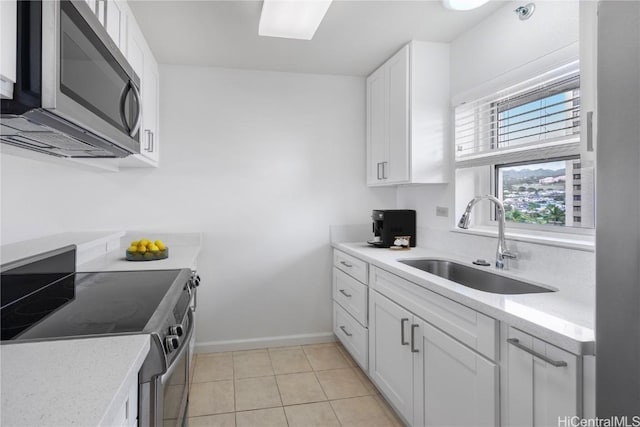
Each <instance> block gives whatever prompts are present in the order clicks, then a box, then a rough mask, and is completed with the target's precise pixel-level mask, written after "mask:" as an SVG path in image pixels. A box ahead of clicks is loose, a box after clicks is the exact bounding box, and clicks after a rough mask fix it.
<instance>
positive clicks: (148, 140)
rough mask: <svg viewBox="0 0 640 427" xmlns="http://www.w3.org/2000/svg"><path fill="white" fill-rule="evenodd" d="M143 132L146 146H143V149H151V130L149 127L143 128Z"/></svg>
mask: <svg viewBox="0 0 640 427" xmlns="http://www.w3.org/2000/svg"><path fill="white" fill-rule="evenodd" d="M144 133H145V135H147V146H146V147H145V150H147V151H150V150H151V131H150V130H149V129H145V130H144Z"/></svg>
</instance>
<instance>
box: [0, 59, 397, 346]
mask: <svg viewBox="0 0 640 427" xmlns="http://www.w3.org/2000/svg"><path fill="white" fill-rule="evenodd" d="M160 119H161V124H160V127H161V132H162V158H161V166H160V168H159V169H155V170H129V171H124V172H120V173H106V172H88V171H81V170H77V169H73V168H63V167H60V166H57V165H52V164H47V163H41V162H36V161H33V160H26V159H22V158H17V157H11V156H3V158H2V239H3V243H7V242H10V241H15V240H21V239H25V238H31V237H37V236H41V235H44V234H50V233H57V232H61V231H67V230H91V229H145V228H147V229H148V228H152V229H156V230H163V231H180V230H194V231H203V232H204V233H205V243H204V248H203V252H202V256H201V259H200V260H201V262H200V266H199V272H200V274H201V276H202V277H203V279H204V281H203V283H204V284H203V286H201V287H200V294H199V301H198V303H199V310H198V322H199V328H198V332H197V339H198V341H199V342H200V343H206V342H214V341H224V340H243V339H252V338H262V337H271V336H282V335H296V334H303V335H304V334H317V333H329V332H330V331H331V308H330V307H331V306H330V289H331V286H330V283H331V278H330V273H331V257H330V255H331V250H330V247H329V225H330V224H362V223H366V222H367V221H368V215H369V212H370V211H371V209H374V208H392V207H394V205H395V200H396V199H395V197H396V190H395V189H368V188H367V187H366V185H365V83H364V79H363V78H359V77H336V76H319V75H308V74H307V75H304V74H291V73H276V72H255V71H242V70H225V69H215V68H197V67H180V66H162V67H161V111H160ZM168 243H169V244H170V242H168Z"/></svg>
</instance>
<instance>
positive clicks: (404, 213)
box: [367, 209, 416, 248]
mask: <svg viewBox="0 0 640 427" xmlns="http://www.w3.org/2000/svg"><path fill="white" fill-rule="evenodd" d="M371 219H372V220H373V239H372V240H368V241H367V243H369V244H370V245H373V246H376V247H379V248H390V247H391V246H394V242H395V240H396V238H398V237H402V236H410V237H411V239H410V242H409V244H410V246H411V247H415V246H416V211H414V210H409V209H385V210H374V211H373V212H372V213H371Z"/></svg>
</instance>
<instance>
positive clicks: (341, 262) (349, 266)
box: [340, 261, 353, 268]
mask: <svg viewBox="0 0 640 427" xmlns="http://www.w3.org/2000/svg"><path fill="white" fill-rule="evenodd" d="M340 264H342V265H344V266H345V267H347V268H351V267H353V265H351V264H349V263H348V262H346V261H340Z"/></svg>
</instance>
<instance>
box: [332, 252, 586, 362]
mask: <svg viewBox="0 0 640 427" xmlns="http://www.w3.org/2000/svg"><path fill="white" fill-rule="evenodd" d="M333 246H334V247H335V248H337V249H339V250H341V251H344V252H346V253H348V254H350V255H353V256H355V257H357V258H360V259H362V260H364V261H366V262H368V263H370V264H372V265H375V266H377V267H379V268H381V269H383V270H386V271H389V272H390V273H393V274H396V275H398V276H401V277H403V278H405V279H406V280H409V281H411V282H413V283H416V284H417V285H419V286H422V287H424V288H426V289H429V290H431V291H433V292H436V293H438V294H441V295H443V296H445V297H447V298H450V299H452V300H454V301H457V302H459V303H461V304H464V305H466V306H468V307H470V308H473V309H475V310H477V311H480V312H482V313H484V314H486V315H488V316H491V317H493V318H495V319H498V320H500V321H504V322H506V323H508V324H510V325H512V326H514V327H516V328H519V329H522V330H523V331H525V332H529V333H531V334H533V335H535V336H537V337H539V338H541V339H543V340H545V341H548V342H550V343H551V344H555V345H557V346H559V347H562V348H564V349H566V350H568V351H570V352H572V353H575V354H585V355H587V354H594V350H595V332H594V324H595V319H594V317H595V306H594V304H593V302H592V301H593V300H592V299H589V298H584V296H581V295H574V293H575V292H576V291H573V290H563V289H560V290H558V291H557V292H552V293H541V294H521V295H501V294H494V293H489V292H483V291H478V290H476V289H472V288H468V287H466V286H463V285H460V284H457V283H455V282H452V281H449V280H446V279H443V278H441V277H438V276H436V275H433V274H430V273H427V272H424V271H421V270H418V269H416V268H414V267H410V266H408V265H406V264H402V263H400V262H398V259H406V258H427V257H428V258H441V259H449V260H453V261H456V262H459V263H462V264H466V265H469V266H470V267H474V268H480V269H483V270H487V269H489V270H491V271H492V272H494V273H497V274H503V275H505V276H509V277H513V278H517V279H520V280H524V281H528V282H531V281H530V280H528V279H527V278H526V277H523V276H522V275H519V274H517V273H514V272H511V271H505V272H499V271H498V270H496V269H495V267H493V266H491V267H476V266H474V265H473V264H471V263H469V262H468V261H467V260H466V259H461V258H459V257H456V256H455V255H453V256H452V255H451V254H446V253H441V252H438V251H434V250H430V249H425V248H420V247H417V248H411V250H408V251H396V250H390V249H380V248H374V247H371V246H369V245H367V244H363V243H334V244H333ZM531 283H534V284H537V285H541V286H544V287H550V286H548V285H546V284H544V283H536V282H531Z"/></svg>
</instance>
